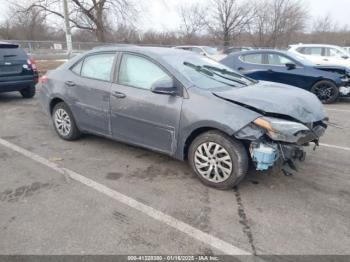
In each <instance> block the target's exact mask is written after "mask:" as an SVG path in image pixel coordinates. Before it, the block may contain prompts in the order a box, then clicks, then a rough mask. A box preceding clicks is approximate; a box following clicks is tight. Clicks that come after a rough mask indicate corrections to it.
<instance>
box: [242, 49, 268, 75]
mask: <svg viewBox="0 0 350 262" xmlns="http://www.w3.org/2000/svg"><path fill="white" fill-rule="evenodd" d="M238 59H239V61H240V63H239V65H238V68H236V70H238V71H239V72H240V73H242V74H244V75H246V76H249V77H251V78H253V79H256V80H263V81H270V73H269V72H268V71H269V68H268V67H267V66H266V61H265V55H264V53H249V54H245V55H241V56H240V57H239V58H238Z"/></svg>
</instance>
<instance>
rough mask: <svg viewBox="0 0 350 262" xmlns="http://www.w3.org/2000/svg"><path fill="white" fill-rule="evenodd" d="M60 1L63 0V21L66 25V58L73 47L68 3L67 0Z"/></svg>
mask: <svg viewBox="0 0 350 262" xmlns="http://www.w3.org/2000/svg"><path fill="white" fill-rule="evenodd" d="M62 1H63V14H64V23H65V26H66V42H67V54H68V58H70V56H71V54H72V50H73V47H72V34H71V31H70V24H69V14H68V3H67V0H62Z"/></svg>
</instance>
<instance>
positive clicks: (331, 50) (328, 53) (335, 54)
mask: <svg viewBox="0 0 350 262" xmlns="http://www.w3.org/2000/svg"><path fill="white" fill-rule="evenodd" d="M342 55H343V53H342V52H341V51H339V50H338V49H335V48H325V56H331V57H341V56H342Z"/></svg>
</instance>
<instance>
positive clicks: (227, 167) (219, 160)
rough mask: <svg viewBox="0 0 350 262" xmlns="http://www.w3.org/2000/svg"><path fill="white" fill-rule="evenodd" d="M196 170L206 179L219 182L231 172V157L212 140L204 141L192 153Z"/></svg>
mask: <svg viewBox="0 0 350 262" xmlns="http://www.w3.org/2000/svg"><path fill="white" fill-rule="evenodd" d="M194 164H195V167H196V169H197V172H198V173H199V174H200V175H201V176H202V177H203V178H205V179H206V180H208V181H210V182H213V183H220V182H223V181H225V180H227V179H228V178H229V177H230V175H231V173H232V159H231V156H230V154H229V153H228V152H227V150H226V149H225V148H224V147H223V146H221V145H219V144H217V143H214V142H206V143H203V144H201V145H199V146H198V147H197V150H196V152H195V155H194Z"/></svg>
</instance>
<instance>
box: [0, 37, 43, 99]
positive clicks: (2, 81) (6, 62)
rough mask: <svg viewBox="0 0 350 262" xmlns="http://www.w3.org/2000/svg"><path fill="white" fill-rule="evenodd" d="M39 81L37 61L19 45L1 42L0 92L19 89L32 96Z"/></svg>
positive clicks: (27, 95)
mask: <svg viewBox="0 0 350 262" xmlns="http://www.w3.org/2000/svg"><path fill="white" fill-rule="evenodd" d="M37 82H38V71H37V67H36V64H35V61H34V60H33V59H31V58H29V57H28V55H27V54H26V52H25V51H24V50H23V49H21V48H20V47H19V45H17V44H11V43H4V42H0V93H2V92H12V91H19V92H20V93H21V95H22V96H23V98H32V97H33V96H34V95H35V85H36V84H37Z"/></svg>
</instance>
